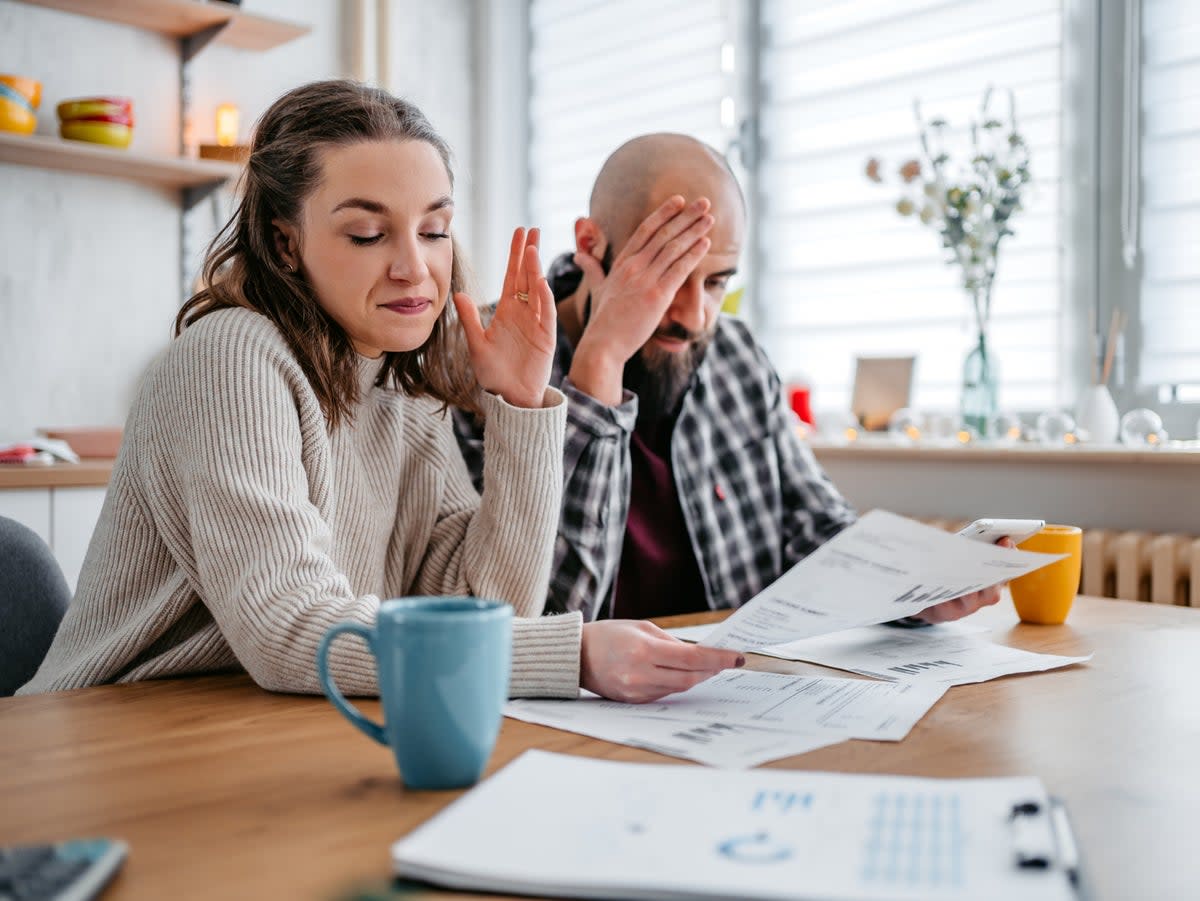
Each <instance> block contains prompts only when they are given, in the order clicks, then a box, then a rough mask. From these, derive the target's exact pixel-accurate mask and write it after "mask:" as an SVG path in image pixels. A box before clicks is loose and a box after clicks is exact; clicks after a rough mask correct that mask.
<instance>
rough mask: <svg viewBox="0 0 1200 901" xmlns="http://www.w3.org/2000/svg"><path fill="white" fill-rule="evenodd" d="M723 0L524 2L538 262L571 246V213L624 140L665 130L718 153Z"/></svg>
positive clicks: (578, 212)
mask: <svg viewBox="0 0 1200 901" xmlns="http://www.w3.org/2000/svg"><path fill="white" fill-rule="evenodd" d="M727 2H728V0H655V2H653V3H646V2H644V0H531V2H530V5H529V25H530V51H531V52H530V153H529V165H530V172H529V176H530V213H531V216H532V223H533V224H535V225H538V226H540V227H541V228H542V230H543V240H542V247H543V259H544V260H545V261H549V260H550V259H551V258H552V257H553V256H555V255H557V254H559V253H562V252H565V251H568V250H573V249H574V247H575V236H574V222H575V219H576V218H577V217H579V216H584V215H587V210H588V198H589V196H590V194H591V189H592V183H593V182H594V181H595V178H596V175H597V173H598V172H599V171H600V166H601V164H603V162H604V160H605V159H606V158H607V157H608V155H609V154H610V153H612V151H613V150H615V149H616V148H617V147H618V146H619V145H620V144H621V143H623V142H624V141H626V140H628V139H629V138H632V137H634V136H635V135H639V134H643V133H646V132H654V131H674V132H683V133H686V134H690V135H693V136H694V137H696V138H699V139H700V140H702V141H705V142H707V143H709V144H711V145H712V146H714V147H716V148H717V149H718V150H721V151H724V150H725V148H726V144H727V143H728V140H729V135H730V134H731V133H732V128H731V127H727V126H725V125H723V124H722V121H721V101H722V99H723V98H724V97H727V96H732V95H733V74H732V73H731V72H728V71H724V69H723V67H722V52H721V51H722V45H723V44H725V43H727V42H728V41H729V40H730V31H731V28H730V19H729V12H730V11H729V8H728V5H727ZM726 68H727V67H726ZM729 125H730V126H732V123H729Z"/></svg>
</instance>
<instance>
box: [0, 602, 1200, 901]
mask: <svg viewBox="0 0 1200 901" xmlns="http://www.w3.org/2000/svg"><path fill="white" fill-rule="evenodd" d="M977 617H979V618H980V619H982V620H984V621H987V622H989V623H990V624H992V625H994V627H995V628H994V631H993V636H994V637H995V639H996V640H998V641H1001V642H1003V643H1008V644H1012V645H1015V646H1019V647H1024V648H1028V649H1030V650H1040V651H1048V652H1056V653H1062V654H1072V655H1074V654H1083V653H1087V652H1095V655H1096V656H1095V659H1094V660H1093V661H1092V663H1091V664H1090V665H1088V666H1083V667H1074V668H1071V669H1068V670H1063V671H1058V672H1051V673H1046V674H1037V675H1029V676H1015V677H1009V678H1006V679H1000V680H997V681H993V682H988V683H984V684H981V685H970V686H961V687H958V688H953V689H951V690H950V692H949V693H948V694H947V695H946V697H944V698H943V699H942V700H941V701H940V702H938V704H937V705H936V706H935V707H934V708H933V710H932V711H931V712H930V713H929V714H928V715H927V716H926V717H925V718H924V719H923V720H922V721H921V722H920V723H919V724H918V725H917V726H916V728H915V729H914V730H913V732H912V734H911V735H909V737H908V738H906V739H905V740H904V741H902V742H899V743H881V742H868V741H851V742H847V743H843V744H840V745H835V746H833V747H830V748H823V749H821V750H818V751H813V752H811V753H809V754H805V755H802V756H800V757H794V758H790V759H788V760H784V761H778V762H776V763H773V764H769V766H778V767H784V768H797V769H814V770H818V769H819V770H841V771H848V772H872V773H902V774H910V775H920V776H984V775H989V776H1001V775H1036V776H1039V777H1041V778H1042V780H1043V781H1044V782H1045V783H1046V785H1047V786H1048V788H1049V789H1050V790H1051V791H1052V792H1055V793H1057V794H1060V795H1062V796H1063V797H1065V798H1066V800H1067V802H1068V804H1069V807H1070V810H1071V812H1072V815H1073V818H1074V822H1075V828H1076V832H1077V836H1078V838H1079V840H1080V843H1081V846H1082V850H1083V854H1084V863H1085V866H1086V869H1087V872H1088V875H1089V877H1090V882H1091V884H1092V886H1093V889H1094V891H1093V895H1094V897H1095V898H1097V899H1101V901H1104V899H1111V901H1130V899H1137V901H1147V899H1157V898H1162V899H1168V898H1169V899H1184V898H1195V897H1200V854H1198V853H1197V851H1196V839H1195V832H1196V828H1197V818H1198V817H1200V703H1198V700H1197V694H1196V692H1197V685H1198V684H1200V611H1196V610H1191V609H1187V608H1178V607H1163V606H1154V605H1149V604H1135V603H1130V602H1126V601H1113V600H1102V599H1097V598H1080V599H1079V601H1078V602H1077V606H1076V608H1075V609H1074V610H1073V611H1072V614H1071V620H1070V623H1069V624H1068V625H1065V626H1023V625H1018V624H1016V620H1015V616H1014V615H1013V613H1012V609H1011V606H1010V605H1008V604H1002V605H1001V606H999V607H997V608H993V609H991V610H988V611H984V612H983V613H981V614H977ZM715 618H719V616H716V615H699V616H692V617H679V618H676V619H675V620H672V621H671V622H672V624H674V625H683V624H685V623H693V622H706V621H711V620H713V619H715ZM751 665H752V666H754V667H756V668H760V669H771V670H775V671H779V672H807V671H821V672H826V673H828V671H826V670H821V669H820V668H819V667H813V666H809V665H807V664H792V663H788V662H786V661H781V660H775V659H772V658H766V657H753V658H752V662H751ZM363 707H364V709H365V710H366V711H367V712H369V713H370V714H372V715H376V714H377V713H378V708H377V704H376V703H375V702H369V703H366V704H364V705H363ZM532 747H537V748H544V749H547V750H551V751H559V752H564V753H572V754H583V755H588V756H594V757H606V758H610V759H617V760H640V761H658V762H667V761H672V762H676V763H679V764H680V765H688V764H686V763H684V762H683V761H675V760H674V759H673V758H664V757H661V756H659V755H657V754H653V753H650V752H647V751H641V750H636V749H633V748H627V747H624V746H620V745H613V744H608V743H606V742H602V741H598V740H594V739H590V738H586V737H584V736H580V735H575V734H572V733H567V732H559V731H556V730H554V729H549V728H546V727H542V726H533V725H529V724H527V723H521V722H516V721H512V720H505V722H504V727H503V731H502V733H501V736H500V741H499V744H498V746H497V748H496V751H495V753H494V755H493V757H492V761H491V769H492V770H495V769H496V768H498V767H501V766H503V765H504V764H506V763H508V762H509V761H511V760H512V759H513V758H514V757H516V756H517V755H518V754H520V753H521V752H522V751H524V750H525V749H527V748H532ZM458 794H459V793H458V792H409V791H405V789H404V788H403V786H402V785H401V784H400V781H399V778H398V777H397V774H396V771H395V764H394V762H393V760H392V758H391V756H390V754H389V752H388V751H386V750H385V749H383V748H381V747H378V746H376V745H375V744H374V743H372V742H370V741H368V740H367V739H366V738H364V737H363V736H362V735H361V734H359V733H358V732H357V731H355V730H354V729H352V727H351V726H350V725H348V724H347V723H346V722H345V721H344V720H343V719H342V718H341V716H340V715H339V714H338V713H337V712H336V711H335V710H334V709H333V707H332V706H331V705H329V704H328V703H327V702H326V701H325V700H324V699H321V698H308V697H294V696H285V695H272V694H267V693H266V692H263V691H260V690H259V689H258V688H256V687H255V686H254V685H253V684H252V683H251V682H250V681H249V679H248V678H247V677H245V676H213V677H205V678H194V679H178V680H170V681H162V682H149V683H142V684H139V685H130V686H104V687H100V688H92V689H84V690H81V691H74V692H66V693H61V694H55V695H42V696H39V697H30V698H7V699H0V843H14V842H22V841H29V842H32V841H42V840H52V839H57V838H64V837H69V836H84V835H109V836H117V837H121V838H124V839H125V840H126V841H128V842H129V844H130V848H131V851H130V856H129V859H128V860H127V861H126V863H125V866H124V868H123V869H122V871H121V873H120V874H119V876H118V877H117V880H116V882H115V883H114V884H113V885H112V886H111V887H110V889H109V890H108V892H107V893H106V894H105V895H104V899H105V901H126V899H164V898H171V899H188V898H203V899H213V898H222V899H224V898H288V899H308V898H312V899H330V901H332V899H338V898H346V897H348V896H349V895H350V894H351V893H352V892H353V891H354V890H356V888H358V887H362V886H368V885H372V884H374V885H379V884H381V880H385V879H386V876H387V872H388V848H389V845H390V844H391V842H392V841H393V840H395V839H396V838H398V837H400V836H401V835H403V834H405V833H406V832H408V831H409V830H410V829H412V828H413V827H414V826H416V825H417V824H419V823H420V822H422V821H423V820H425V819H426V818H428V817H429V816H430V815H432V814H433V813H435V812H436V811H438V810H439V809H440V808H441V807H443V806H444V805H445V804H446V803H448V802H449V801H451V800H452V799H453V798H455V797H457V796H458ZM513 823H514V828H519V829H525V830H528V832H529V835H530V841H532V842H536V841H537V826H536V824H531V823H523V822H521V819H520V812H519V811H514V812H513ZM431 894H432V893H431ZM406 897H411V895H410V896H406ZM438 897H452V896H451V895H449V894H440V893H439V894H438ZM469 897H478V896H469Z"/></svg>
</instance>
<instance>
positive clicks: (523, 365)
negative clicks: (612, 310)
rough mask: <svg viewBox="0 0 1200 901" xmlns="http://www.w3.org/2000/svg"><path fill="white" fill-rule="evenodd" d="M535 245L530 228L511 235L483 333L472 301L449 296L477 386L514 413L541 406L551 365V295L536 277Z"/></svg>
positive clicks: (538, 272) (553, 330)
mask: <svg viewBox="0 0 1200 901" xmlns="http://www.w3.org/2000/svg"><path fill="white" fill-rule="evenodd" d="M538 239H539V233H538V230H537V229H536V228H531V229H530V230H529V232H528V234H526V232H525V229H523V228H518V229H517V230H516V231H514V232H513V238H512V246H511V247H510V248H509V251H508V268H507V269H506V270H505V273H504V290H503V291H502V292H501V294H500V302H499V303H498V304H497V305H496V312H495V314H494V315H493V316H492V321H491V322H490V323H489V324H488V327H487V329H486V330H485V329H484V327H483V324H482V323H481V322H480V319H479V310H478V308H477V307H476V306H475V303H474V301H472V300H471V298H470V297H468V296H467V295H466V294H455V295H454V306H455V307H456V308H457V309H458V318H459V319H460V320H462V324H463V331H464V332H465V333H466V337H467V348H468V350H469V352H470V355H471V365H472V366H473V367H474V368H475V378H476V380H477V381H478V382H479V386H480V387H481V388H483V389H484V390H485V391H490V392H491V393H492V394H496V395H499V396H500V397H502V398H504V400H506V401H507V402H508V403H510V404H512V405H513V406H515V407H531V408H536V407H540V406H542V403H543V399H544V397H545V394H546V386H547V385H548V384H549V383H550V370H551V366H552V364H553V362H554V344H555V340H556V338H557V330H556V327H555V323H556V322H557V319H556V313H555V309H554V295H553V294H552V293H551V291H550V285H549V284H547V282H546V279H545V277H543V275H542V266H541V262H540V261H539V260H538Z"/></svg>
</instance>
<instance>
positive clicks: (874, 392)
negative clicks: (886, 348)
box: [850, 357, 916, 432]
mask: <svg viewBox="0 0 1200 901" xmlns="http://www.w3.org/2000/svg"><path fill="white" fill-rule="evenodd" d="M915 363H916V357H857V358H855V361H854V393H853V395H852V398H851V401H850V409H851V411H852V412H853V413H854V415H855V416H856V417H858V421H859V423H861V424H862V427H863V428H864V429H866V430H867V431H869V432H874V431H883V430H885V429H887V427H888V420H890V419H891V418H892V414H893V413H895V412H896V411H897V410H899V409H901V408H903V407H907V406H908V405H909V401H910V399H911V397H912V380H913V367H914V365H915Z"/></svg>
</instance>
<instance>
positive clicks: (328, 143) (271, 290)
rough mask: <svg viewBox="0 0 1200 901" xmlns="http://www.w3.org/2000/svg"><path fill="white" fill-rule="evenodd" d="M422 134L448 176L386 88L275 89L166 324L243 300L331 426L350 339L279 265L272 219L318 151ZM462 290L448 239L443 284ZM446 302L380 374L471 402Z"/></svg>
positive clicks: (347, 413)
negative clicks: (230, 203)
mask: <svg viewBox="0 0 1200 901" xmlns="http://www.w3.org/2000/svg"><path fill="white" fill-rule="evenodd" d="M380 140H400V141H424V142H425V143H426V144H429V145H430V146H432V147H433V148H434V149H435V150H437V152H438V154H439V155H440V156H441V158H442V162H443V163H445V165H446V174H447V175H448V176H449V178H450V183H451V185H453V184H454V173H453V172H452V171H451V168H450V148H449V146H448V145H447V144H446V142H445V141H444V140H442V138H441V136H439V135H438V133H437V132H436V131H434V130H433V126H431V125H430V124H429V121H428V120H427V119H426V118H425V116H424V115H423V114H422V113H421V111H420V110H419V109H417V108H416V107H415V106H413V105H412V104H411V103H408V102H407V101H404V100H401V99H399V98H397V97H393V96H392V95H390V94H388V93H387V92H386V91H381V90H379V89H377V88H372V87H368V86H366V85H361V84H358V83H356V82H352V81H341V80H335V81H318V82H314V83H312V84H308V85H304V86H303V87H299V88H296V89H295V90H292V91H289V92H288V93H286V94H284V95H283V96H282V97H280V98H279V99H278V100H276V101H275V102H274V103H273V104H271V107H270V109H268V110H267V111H266V112H265V113H264V114H263V116H262V118H261V119H259V121H258V125H257V126H256V127H255V131H254V138H253V141H252V143H251V146H250V159H249V162H248V164H247V166H246V171H245V173H244V175H243V176H242V182H241V186H240V193H241V197H240V200H239V202H238V206H237V210H236V211H235V212H234V214H233V216H232V218H231V219H230V220H229V221H228V222H227V223H226V224H225V226H224V228H222V229H221V231H220V232H218V233H217V236H216V237H215V238H214V239H213V241H212V244H211V245H210V246H209V249H208V254H207V256H206V258H205V261H204V269H203V275H202V282H201V284H202V285H203V287H202V288H201V290H199V291H198V292H196V293H195V294H194V295H192V297H191V298H190V299H189V300H188V301H187V303H185V304H184V305H183V308H182V309H181V310H180V311H179V315H178V316H177V317H176V318H175V334H176V335H179V334H180V333H182V332H183V330H184V329H185V328H187V327H188V326H189V325H192V324H193V323H195V322H196V321H197V320H199V319H200V318H202V317H203V316H206V315H207V314H209V313H211V312H213V311H215V310H222V309H228V308H230V307H243V308H245V309H250V310H255V311H256V312H259V313H262V314H263V315H264V316H266V317H267V318H268V319H270V320H271V321H272V322H274V323H275V325H276V326H278V328H279V330H280V331H281V332H282V333H283V336H284V338H285V339H286V341H287V343H288V346H289V347H290V348H291V349H292V352H293V353H294V354H295V355H296V357H297V359H298V360H299V362H300V365H301V367H302V368H303V370H304V374H305V375H306V376H307V378H308V381H309V383H310V384H311V385H312V387H313V391H314V392H316V395H317V398H318V400H319V401H320V403H321V409H322V411H323V412H324V414H325V418H326V419H327V420H328V421H329V427H330V429H331V430H332V429H334V428H336V427H337V426H338V425H339V424H340V423H342V422H344V421H346V420H348V419H349V418H351V416H352V413H353V409H354V406H355V404H356V403H357V402H358V400H359V397H358V375H357V372H358V362H357V356H356V354H355V351H354V346H353V344H352V343H351V341H350V337H349V336H348V335H347V334H346V333H345V331H344V330H343V329H342V328H341V326H339V325H338V324H337V323H336V322H335V321H334V320H333V319H332V318H331V317H330V316H329V315H328V314H327V313H326V312H325V310H324V309H323V308H322V307H321V305H320V304H319V303H318V302H317V298H316V295H315V293H314V292H313V290H312V288H311V287H310V286H309V284H308V283H307V282H306V281H305V280H304V278H303V276H302V275H301V274H300V273H299V272H296V271H292V270H289V269H288V268H286V267H285V265H284V263H283V261H282V260H281V259H280V258H279V254H278V251H277V249H276V240H275V231H276V228H275V226H274V225H272V220H274V219H283V220H284V221H286V222H291V223H294V224H297V225H298V224H299V222H300V218H301V217H300V212H301V208H302V207H303V205H304V201H305V200H306V199H307V198H308V196H309V194H310V193H312V191H313V190H314V189H315V188H316V187H317V184H318V182H319V181H320V178H321V151H322V150H323V149H325V148H327V147H332V146H339V145H345V144H353V143H357V142H360V141H380ZM465 288H466V276H465V271H464V267H463V264H462V261H461V258H460V254H459V251H458V245H457V244H455V245H454V263H453V267H452V269H451V273H450V292H451V295H452V296H453V294H454V292H456V291H462V290H465ZM445 300H446V306H445V309H444V310H443V311H442V315H441V316H439V317H438V319H437V322H436V323H434V326H433V331H432V333H431V334H430V336H429V339H428V340H427V341H426V342H425V344H424V345H422V346H421V347H420V348H418V349H417V350H414V351H409V352H405V353H386V354H384V365H383V366H382V367H381V371H380V376H379V381H378V382H377V383H376V384H379V385H384V384H389V383H390V384H393V385H395V386H396V387H397V388H399V389H400V390H402V391H404V392H405V393H406V394H410V395H413V396H429V397H434V398H436V399H438V400H440V401H441V402H442V403H443V404H450V405H454V406H460V407H465V408H467V409H475V407H476V404H477V400H476V385H475V381H474V377H473V376H472V374H471V370H470V367H469V364H468V362H467V356H466V353H465V348H464V345H463V340H462V337H461V333H460V331H459V329H458V328H456V327H455V326H454V324H453V321H452V318H453V316H454V304H453V303H451V302H450V298H445Z"/></svg>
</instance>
